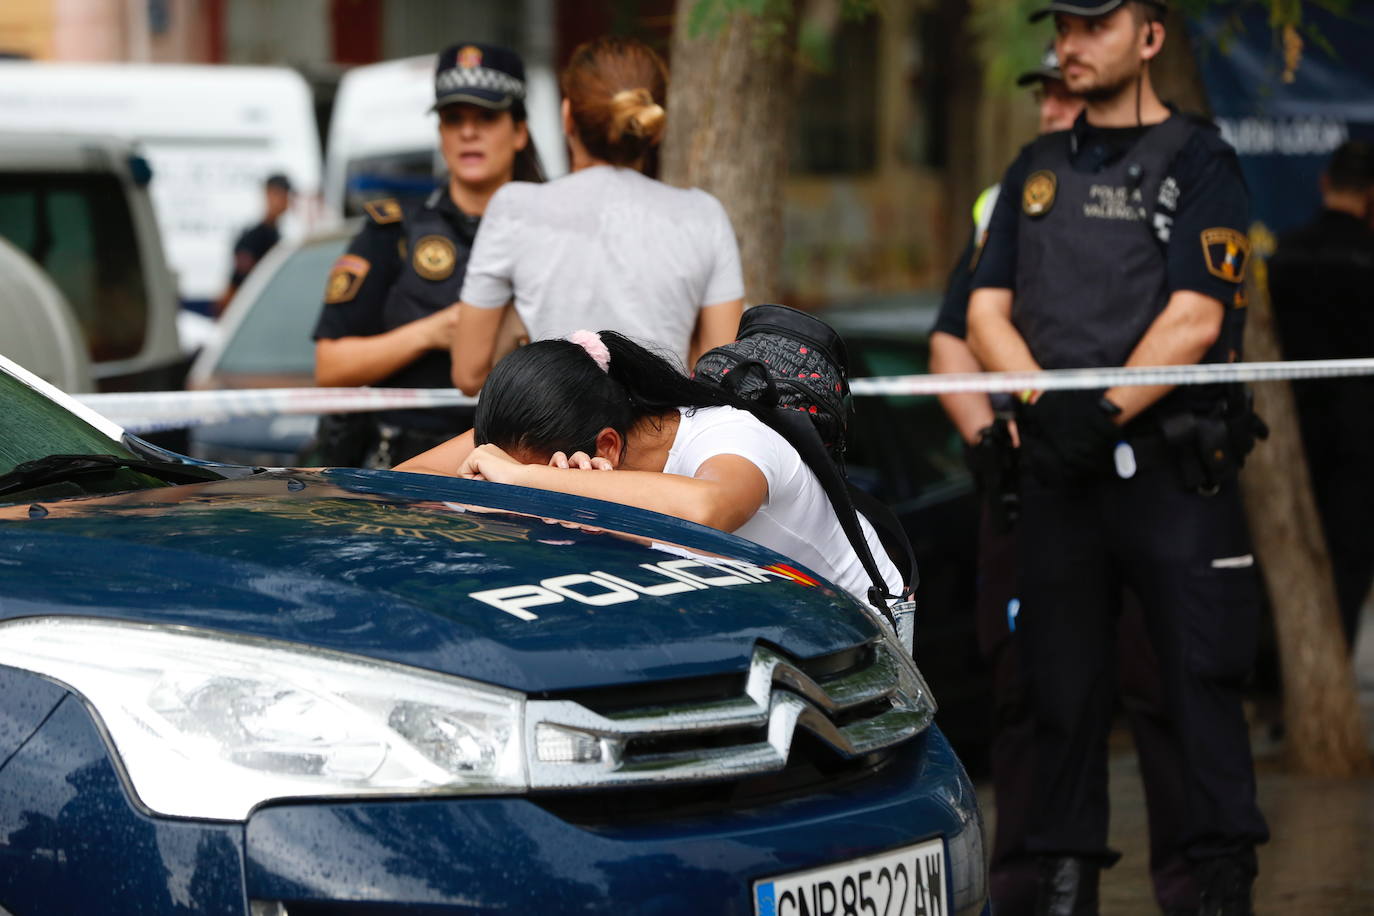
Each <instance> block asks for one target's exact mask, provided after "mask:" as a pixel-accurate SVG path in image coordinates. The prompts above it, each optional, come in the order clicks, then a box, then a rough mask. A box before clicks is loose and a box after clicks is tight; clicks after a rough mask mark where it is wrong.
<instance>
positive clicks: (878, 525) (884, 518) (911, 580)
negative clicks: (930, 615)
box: [846, 481, 921, 597]
mask: <svg viewBox="0 0 1374 916" xmlns="http://www.w3.org/2000/svg"><path fill="white" fill-rule="evenodd" d="M846 484H847V485H848V488H849V499H850V501H851V502H853V503H854V508H855V509H857V510H858V511H859V514H860V515H862V516H863V517H864V518H866V519H868V520H869V522H871V523H872V524H873V527H874V528H875V529H877V531H878V534H879V536H880V537H881V536H882V535H884V534H886V535H887V540H888V542H889V543H895V544H897V545H898V546H899V547H901V549H902V554H903V555H904V556H905V557H906V565H907V577H906V582H905V583H903V585H904V591H905V592H906V593H907V594H911V593H914V592H915V591H916V587H917V586H918V585H920V584H921V571H920V569H918V568H917V566H916V551H915V550H913V549H912V547H911V539H910V538H908V537H907V536H906V529H905V528H903V527H902V523H901V522H900V521H898V520H897V516H896V514H895V513H893V511H892V510H891V509H890V508H888V506H887V504H885V503H883V502H880V501H879V500H878V499H877V497H875V496H874V495H873V494H872V493H869V492H867V491H865V490H860V489H859V488H858V487H856V486H854V484H852V483H849V482H848V481H846ZM902 597H905V595H903V596H902Z"/></svg>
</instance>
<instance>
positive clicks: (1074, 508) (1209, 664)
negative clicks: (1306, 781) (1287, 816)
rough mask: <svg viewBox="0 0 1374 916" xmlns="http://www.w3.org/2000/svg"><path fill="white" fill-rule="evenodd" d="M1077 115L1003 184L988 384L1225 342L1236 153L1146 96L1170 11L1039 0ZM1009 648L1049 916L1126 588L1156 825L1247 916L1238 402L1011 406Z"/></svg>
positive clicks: (1241, 219) (1095, 801) (1233, 257)
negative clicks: (1161, 707)
mask: <svg viewBox="0 0 1374 916" xmlns="http://www.w3.org/2000/svg"><path fill="white" fill-rule="evenodd" d="M1050 14H1053V15H1054V17H1055V28H1056V40H1055V46H1056V50H1057V51H1058V54H1059V60H1060V64H1061V68H1062V72H1063V74H1064V79H1065V82H1066V83H1067V84H1068V87H1069V89H1070V90H1072V91H1074V92H1076V93H1078V94H1079V95H1081V96H1083V98H1084V100H1085V103H1086V108H1085V111H1084V114H1083V115H1081V116H1080V117H1079V119H1078V120H1077V121H1076V122H1075V124H1074V126H1073V128H1072V129H1071V130H1070V131H1067V132H1064V133H1056V134H1050V135H1047V136H1045V137H1042V138H1040V139H1039V140H1037V141H1035V142H1033V143H1031V144H1030V145H1028V146H1027V147H1026V148H1025V149H1024V150H1022V152H1021V154H1020V156H1019V157H1018V158H1017V160H1016V161H1015V162H1014V163H1013V164H1012V166H1011V168H1010V169H1009V170H1008V171H1007V173H1006V176H1005V178H1004V180H1003V182H1002V187H1003V192H1002V195H1001V198H1000V199H999V202H998V206H997V209H996V210H995V211H994V214H993V217H992V221H991V225H990V226H989V231H988V239H987V242H986V244H985V245H984V250H983V253H982V257H981V260H980V263H979V265H978V269H977V271H976V273H975V277H974V283H973V286H974V292H973V295H972V297H971V299H970V303H969V315H968V318H969V343H970V345H971V346H972V348H973V350H974V353H975V354H976V355H977V356H978V358H979V359H980V361H981V362H982V363H983V364H984V365H985V366H987V367H988V368H989V369H994V370H1036V369H1041V368H1045V369H1064V368H1082V367H1093V366H1122V365H1127V366H1143V365H1172V364H1180V365H1182V364H1191V363H1200V362H1213V361H1221V360H1226V359H1229V358H1233V356H1234V350H1235V347H1236V346H1238V338H1237V335H1236V331H1237V330H1238V327H1239V323H1240V322H1239V316H1240V315H1241V314H1242V313H1241V312H1239V311H1238V308H1237V307H1238V306H1239V304H1240V299H1239V287H1240V282H1241V277H1242V274H1243V271H1244V268H1245V262H1246V259H1247V257H1248V255H1249V244H1248V242H1247V239H1246V236H1245V232H1244V230H1245V227H1246V224H1247V220H1248V203H1247V197H1246V193H1245V188H1244V183H1243V181H1242V179H1241V175H1240V171H1239V166H1238V164H1237V162H1236V158H1235V154H1234V151H1232V150H1231V149H1230V147H1228V146H1227V145H1226V144H1225V143H1224V142H1223V141H1222V140H1221V139H1220V138H1219V136H1218V135H1217V133H1216V131H1215V129H1214V128H1213V127H1211V125H1209V124H1207V123H1206V122H1204V121H1201V120H1198V119H1194V118H1190V117H1187V116H1184V115H1181V114H1179V113H1177V112H1175V111H1173V110H1171V109H1170V108H1168V107H1167V106H1165V105H1164V104H1163V103H1162V102H1161V101H1160V100H1159V97H1158V96H1157V95H1156V93H1155V91H1154V87H1153V85H1152V83H1151V80H1150V74H1149V64H1150V61H1151V60H1152V59H1153V58H1154V57H1155V56H1156V55H1157V54H1158V53H1159V50H1160V47H1161V45H1162V43H1163V41H1164V25H1163V21H1162V20H1163V9H1162V8H1161V7H1159V6H1156V5H1154V4H1151V3H1142V2H1137V0H1131V2H1124V3H1123V2H1121V0H1107V2H1105V3H1104V2H1100V0H1054V2H1053V3H1052V4H1051V5H1050V6H1049V7H1047V8H1045V9H1042V10H1040V11H1038V12H1037V14H1036V16H1035V17H1034V18H1040V17H1043V16H1046V15H1050ZM1023 400H1024V401H1025V402H1026V408H1025V410H1024V411H1023V412H1022V415H1021V424H1020V431H1021V438H1022V494H1021V497H1022V498H1021V518H1020V532H1019V535H1020V550H1021V557H1020V560H1021V563H1020V567H1021V569H1020V587H1021V610H1020V615H1019V617H1018V624H1019V633H1020V635H1021V637H1022V649H1023V651H1024V658H1025V662H1026V667H1027V679H1028V686H1029V693H1030V702H1031V705H1032V712H1033V716H1034V719H1035V743H1034V747H1035V750H1034V760H1033V766H1034V768H1035V774H1036V776H1035V781H1036V784H1037V786H1038V790H1039V791H1038V794H1037V797H1036V799H1035V800H1034V802H1033V804H1032V805H1031V808H1030V811H1029V812H1028V815H1027V817H1028V823H1027V828H1026V840H1025V842H1026V848H1027V850H1028V851H1030V852H1031V853H1033V854H1035V855H1037V856H1038V857H1039V858H1040V860H1041V866H1042V869H1041V876H1040V894H1039V901H1038V908H1039V911H1040V912H1043V913H1054V914H1061V913H1062V914H1091V913H1096V912H1097V885H1098V870H1099V868H1101V867H1103V866H1106V865H1109V864H1111V862H1113V861H1114V860H1115V858H1116V856H1115V853H1113V852H1112V851H1111V850H1110V849H1108V848H1107V845H1106V838H1107V816H1108V806H1107V772H1106V736H1107V731H1108V728H1109V725H1110V717H1111V711H1112V705H1111V703H1112V694H1113V690H1112V686H1113V683H1114V680H1115V677H1114V670H1113V669H1114V655H1115V653H1114V652H1113V651H1112V650H1113V646H1114V642H1115V638H1114V637H1115V624H1116V612H1117V606H1118V602H1119V599H1120V596H1121V594H1122V589H1123V587H1126V588H1129V589H1131V590H1132V591H1133V592H1134V593H1135V594H1136V595H1137V596H1138V597H1139V598H1140V601H1141V604H1142V605H1143V608H1144V612H1145V620H1146V625H1147V627H1148V629H1149V635H1150V640H1151V642H1152V643H1153V648H1154V650H1155V652H1156V654H1157V656H1158V659H1159V665H1160V676H1161V680H1162V683H1163V687H1164V696H1165V702H1166V708H1167V711H1168V715H1169V718H1170V720H1171V721H1172V722H1173V725H1174V728H1175V729H1176V730H1177V734H1178V744H1179V749H1180V751H1181V754H1182V756H1183V774H1182V776H1183V780H1184V785H1183V789H1182V792H1183V798H1184V804H1183V810H1182V811H1178V812H1173V814H1174V815H1175V817H1176V819H1177V820H1178V822H1179V823H1180V826H1181V831H1182V832H1181V837H1180V839H1181V841H1182V844H1183V847H1184V850H1185V852H1186V855H1187V856H1188V858H1189V860H1190V861H1191V863H1192V867H1193V872H1194V874H1195V876H1196V880H1197V884H1198V888H1199V892H1200V897H1201V906H1200V909H1199V912H1201V913H1203V914H1206V916H1214V914H1247V913H1250V912H1251V904H1250V893H1251V886H1252V884H1253V880H1254V875H1255V872H1256V860H1255V853H1254V847H1255V846H1256V844H1258V843H1261V842H1263V841H1264V840H1266V839H1267V837H1268V833H1267V828H1266V826H1265V823H1264V819H1263V817H1262V816H1261V815H1260V813H1259V810H1258V807H1257V805H1256V802H1255V781H1254V766H1253V762H1252V760H1251V756H1250V746H1249V735H1248V731H1247V728H1246V723H1245V719H1244V716H1243V714H1242V710H1241V693H1240V688H1241V684H1242V682H1243V680H1244V678H1245V677H1246V675H1247V674H1248V671H1249V666H1250V663H1251V657H1252V655H1253V651H1254V643H1255V638H1256V629H1257V616H1258V604H1259V593H1258V588H1257V585H1258V583H1257V580H1256V577H1255V569H1254V559H1253V556H1252V554H1251V552H1250V545H1249V540H1248V533H1247V531H1246V527H1245V519H1244V515H1243V511H1242V508H1241V504H1240V499H1239V494H1238V492H1237V486H1236V474H1235V470H1236V468H1237V467H1238V465H1239V462H1240V460H1241V458H1243V456H1244V454H1245V452H1246V451H1247V450H1248V448H1249V446H1250V445H1251V444H1252V441H1253V434H1254V430H1255V427H1254V425H1253V422H1254V421H1253V420H1252V415H1251V414H1250V412H1249V409H1248V406H1247V405H1246V404H1245V403H1244V400H1243V398H1242V397H1240V396H1239V394H1238V392H1236V391H1234V390H1229V389H1225V388H1218V387H1201V388H1198V387H1194V388H1179V389H1172V390H1171V389H1170V388H1169V387H1166V386H1157V387H1150V388H1143V387H1123V388H1112V389H1109V390H1105V391H1103V390H1097V391H1069V392H1047V393H1044V394H1038V393H1036V392H1026V393H1025V395H1024V397H1023Z"/></svg>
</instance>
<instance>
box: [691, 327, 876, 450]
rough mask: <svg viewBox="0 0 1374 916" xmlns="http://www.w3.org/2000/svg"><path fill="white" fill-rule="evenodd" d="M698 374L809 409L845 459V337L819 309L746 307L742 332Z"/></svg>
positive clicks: (788, 406)
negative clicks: (810, 311)
mask: <svg viewBox="0 0 1374 916" xmlns="http://www.w3.org/2000/svg"><path fill="white" fill-rule="evenodd" d="M693 377H694V378H697V379H701V380H703V381H709V382H715V383H716V384H718V385H721V386H722V387H725V388H728V389H730V390H731V391H733V392H734V393H735V394H736V395H737V396H739V397H740V398H741V399H743V400H745V401H749V402H754V403H758V404H760V405H762V406H764V407H781V408H783V409H785V410H795V411H799V412H801V413H805V414H807V416H808V417H809V418H810V420H811V423H812V425H814V426H815V427H816V432H817V433H818V434H820V437H821V442H822V444H824V445H825V447H826V450H827V451H829V452H830V456H831V458H833V459H834V460H835V461H837V462H843V458H844V437H845V431H846V430H847V429H848V427H849V415H850V411H851V410H852V403H851V401H850V396H849V354H848V352H847V350H846V349H845V345H844V339H843V338H842V337H840V335H839V334H837V333H835V331H834V329H833V328H831V327H830V325H828V324H826V323H825V322H824V321H821V320H820V319H819V318H816V317H815V316H813V315H808V314H806V313H805V312H800V311H798V310H796V309H794V308H788V307H787V306H785V305H756V306H754V307H753V308H751V309H749V310H747V311H746V312H745V313H744V317H743V318H742V319H741V320H740V323H739V337H738V339H737V340H735V342H734V343H730V344H726V345H725V346H723V347H716V348H715V349H714V350H710V351H708V352H706V353H703V354H702V356H701V358H700V359H699V360H697V364H696V370H695V371H694V372H693Z"/></svg>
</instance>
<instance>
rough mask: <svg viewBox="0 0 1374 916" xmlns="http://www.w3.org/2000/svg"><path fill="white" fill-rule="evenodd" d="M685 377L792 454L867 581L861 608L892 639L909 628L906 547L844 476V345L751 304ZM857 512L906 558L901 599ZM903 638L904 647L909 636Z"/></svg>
mask: <svg viewBox="0 0 1374 916" xmlns="http://www.w3.org/2000/svg"><path fill="white" fill-rule="evenodd" d="M692 377H693V378H695V379H698V380H700V381H704V382H709V383H713V384H716V385H719V386H720V387H722V388H725V389H726V390H728V391H730V392H731V393H732V394H734V395H735V397H737V398H739V399H740V400H741V401H743V402H744V403H745V404H746V405H747V406H748V407H749V411H750V413H752V414H753V415H754V416H755V417H757V418H758V419H759V420H760V421H762V422H763V423H764V425H766V426H768V427H769V428H770V429H772V430H773V431H774V432H776V433H778V434H779V435H780V436H782V437H783V438H784V439H786V440H787V442H788V444H789V445H791V446H792V447H793V448H794V449H796V450H797V454H798V455H800V456H801V459H802V461H803V462H805V464H806V466H807V467H808V468H810V469H811V471H812V473H814V474H815V475H816V479H817V480H818V481H819V482H820V484H821V488H822V489H824V490H825V495H826V497H827V498H828V499H829V500H830V505H831V508H833V509H834V510H835V516H836V517H837V518H838V519H839V522H840V527H841V528H842V529H843V530H844V533H845V537H847V538H848V539H849V543H850V545H851V546H852V547H853V548H854V552H855V553H856V554H857V555H858V557H859V561H860V562H861V563H862V564H863V567H864V571H865V572H866V573H868V576H869V579H870V580H871V581H872V583H873V586H872V587H871V588H870V589H869V591H868V599H869V602H870V603H871V604H873V606H874V607H875V608H877V609H878V610H879V611H881V612H882V613H883V614H884V615H885V616H887V617H888V619H889V620H890V621H891V622H892V624H893V626H894V628H896V629H897V630H898V631H899V633H900V632H901V630H902V629H903V624H900V623H899V622H898V620H899V617H902V615H905V625H906V626H908V627H909V625H910V614H911V613H912V612H913V610H914V604H912V602H910V601H906V600H904V599H905V597H906V595H907V594H909V593H911V592H913V591H914V590H915V588H916V584H917V570H916V559H915V554H914V553H913V552H912V549H911V543H910V541H909V540H908V539H907V537H906V532H905V531H904V530H903V529H902V527H901V524H900V523H899V522H898V521H897V519H896V517H895V516H894V515H893V514H892V511H891V510H890V509H888V508H887V506H885V505H883V504H882V503H880V502H878V500H876V499H875V498H873V496H871V495H869V494H867V493H865V492H863V491H862V490H859V489H857V488H856V487H854V486H853V485H851V484H850V483H849V481H848V480H847V479H846V478H845V472H844V445H845V442H844V440H845V433H846V431H847V430H848V427H849V416H850V412H851V411H852V409H853V402H852V400H851V398H850V394H849V353H848V350H847V348H846V347H845V345H844V339H843V338H842V337H840V335H839V334H837V333H836V332H835V330H834V328H832V327H830V325H828V324H826V323H825V322H824V321H821V320H820V319H819V318H816V317H815V316H813V315H808V314H806V313H805V312H800V311H797V310H796V309H793V308H788V307H787V306H785V305H756V306H754V307H753V308H751V309H748V310H747V311H746V312H745V313H744V317H743V318H742V319H740V323H739V336H738V338H737V339H736V340H735V341H734V342H733V343H728V344H725V345H724V346H721V347H716V348H715V349H714V350H708V351H707V352H706V353H703V354H702V355H701V358H700V359H698V360H697V364H696V369H695V371H693V373H692ZM860 513H862V514H863V515H864V517H866V518H867V519H868V520H869V522H870V523H871V524H873V525H874V527H875V528H876V529H878V530H879V531H880V532H882V533H883V534H884V535H886V538H887V540H888V542H889V543H892V544H894V545H895V546H897V547H898V548H900V549H901V551H902V552H903V553H904V554H905V555H906V559H907V563H908V566H909V574H908V578H907V581H906V583H904V586H903V588H902V592H903V594H901V595H893V594H892V593H891V591H890V590H889V588H888V584H887V583H886V582H884V581H883V578H882V574H881V573H880V572H879V571H878V564H877V563H876V562H875V561H874V559H873V553H872V551H871V550H870V549H869V546H868V539H867V538H866V537H864V533H863V529H862V528H861V527H860V525H859V514H860ZM903 639H904V641H905V642H906V643H907V645H908V648H909V647H910V633H909V630H908V632H907V633H906V634H903Z"/></svg>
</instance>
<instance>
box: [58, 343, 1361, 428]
mask: <svg viewBox="0 0 1374 916" xmlns="http://www.w3.org/2000/svg"><path fill="white" fill-rule="evenodd" d="M1357 375H1374V358H1370V359H1315V360H1294V361H1289V362H1273V363H1224V364H1208V365H1201V366H1198V365H1194V366H1140V367H1135V368H1130V369H1056V370H1050V371H1042V372H970V373H949V374H946V375H894V376H883V377H878V378H857V379H851V380H850V383H849V384H850V389H851V390H852V391H853V392H854V394H855V395H859V396H872V395H934V394H955V393H959V392H978V391H982V392H987V393H994V392H1018V391H1027V390H1031V391H1064V390H1071V389H1078V390H1093V389H1097V388H1115V387H1119V386H1130V385H1214V384H1220V383H1224V382H1268V381H1279V380H1293V379H1312V378H1338V377H1343V376H1357ZM77 398H78V400H80V401H81V402H82V403H83V404H85V405H86V406H88V407H90V408H91V409H92V410H95V411H98V412H99V413H101V414H104V415H105V416H106V417H108V418H109V419H111V420H113V421H114V422H115V423H118V424H119V425H120V426H123V427H124V428H125V429H127V430H129V431H130V432H133V433H144V432H155V431H157V430H161V429H175V428H180V427H186V426H198V425H201V424H205V423H219V422H222V421H224V420H231V419H234V418H237V417H252V416H277V415H282V414H324V413H359V412H364V411H370V410H396V409H403V408H420V407H457V406H462V405H471V404H475V403H477V399H476V398H472V397H468V396H466V395H464V394H463V393H462V392H460V391H457V390H456V389H446V388H257V389H236V390H232V391H156V392H128V393H123V392H121V393H119V394H82V395H77Z"/></svg>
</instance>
